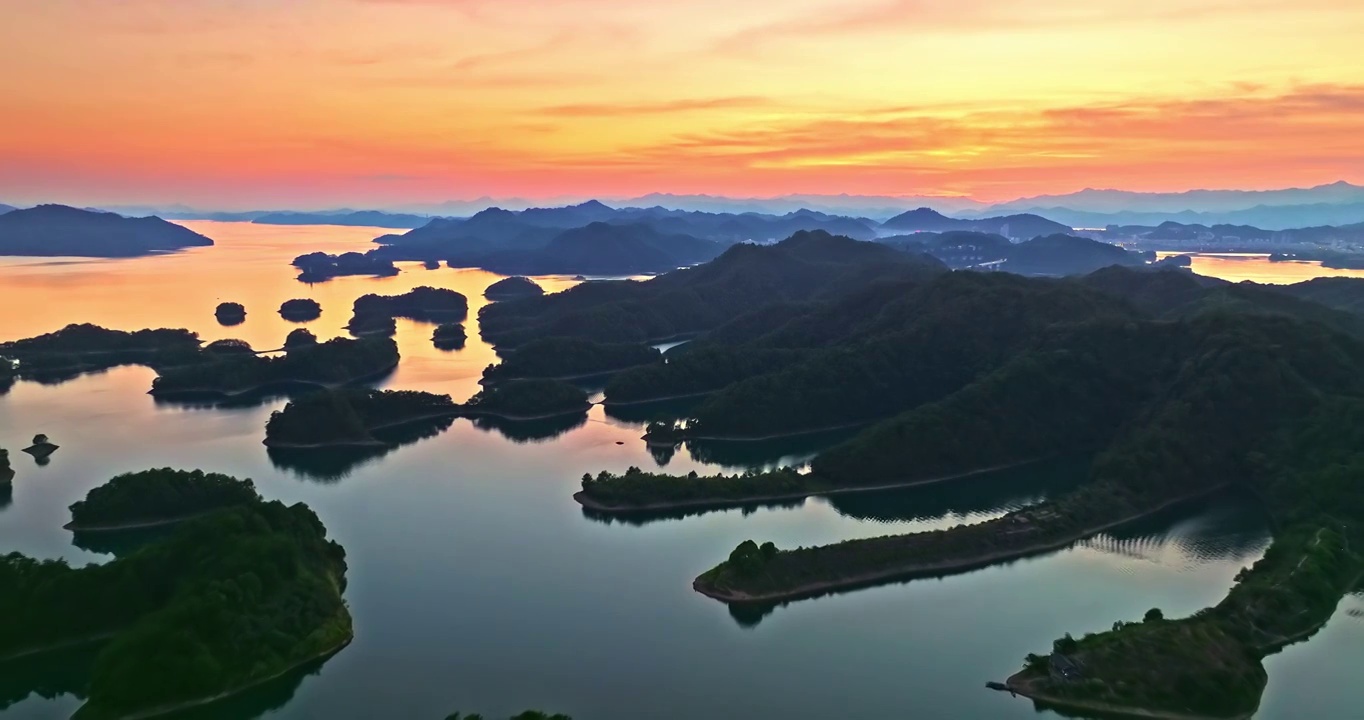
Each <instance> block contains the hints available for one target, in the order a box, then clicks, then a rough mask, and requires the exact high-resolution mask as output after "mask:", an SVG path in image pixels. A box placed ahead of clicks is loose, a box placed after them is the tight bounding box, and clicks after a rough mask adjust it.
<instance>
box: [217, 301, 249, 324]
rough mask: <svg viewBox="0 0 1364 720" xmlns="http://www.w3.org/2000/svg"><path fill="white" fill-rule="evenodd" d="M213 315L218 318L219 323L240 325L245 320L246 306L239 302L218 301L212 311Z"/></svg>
mask: <svg viewBox="0 0 1364 720" xmlns="http://www.w3.org/2000/svg"><path fill="white" fill-rule="evenodd" d="M213 317H215V318H217V319H218V324H220V325H229V326H230V325H241V324H242V323H244V322H246V308H245V307H243V306H242V304H241V303H234V302H225V303H219V304H218V307H217V309H215V310H214V311H213Z"/></svg>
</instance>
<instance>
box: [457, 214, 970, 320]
mask: <svg viewBox="0 0 1364 720" xmlns="http://www.w3.org/2000/svg"><path fill="white" fill-rule="evenodd" d="M943 271H945V267H944V266H943V265H942V264H941V263H938V262H937V261H934V260H931V259H924V258H920V257H916V256H911V255H907V254H905V253H901V252H898V251H896V250H894V249H892V248H889V247H885V246H882V245H876V244H875V243H865V242H858V241H855V240H851V239H848V238H843V237H836V236H831V235H829V234H827V233H824V232H800V233H796V234H795V235H793V236H792V237H790V238H789V239H787V240H784V241H782V242H780V243H777V244H776V245H771V246H764V247H759V246H755V245H746V244H740V245H735V246H734V247H731V248H730V249H728V250H726V251H725V253H724V254H722V255H721V256H720V257H718V258H716V259H715V260H713V261H711V262H708V263H705V264H704V265H700V266H697V267H694V268H688V269H685V270H677V271H674V272H670V273H667V274H666V275H662V276H659V277H657V278H654V279H652V280H649V281H647V282H630V281H611V282H586V283H583V284H581V285H578V286H576V287H574V288H572V289H570V290H567V291H565V292H561V293H555V294H553V295H546V296H543V297H536V298H526V299H522V300H516V301H511V302H504V303H494V304H492V305H488V306H486V307H484V308H483V309H482V310H480V311H479V324H480V329H481V332H482V334H483V337H484V338H485V339H486V340H488V341H489V342H491V343H492V344H494V345H497V346H499V347H515V346H517V345H522V344H525V343H526V342H529V341H531V340H534V339H537V338H545V337H579V338H586V339H589V340H596V341H599V342H649V341H654V340H659V339H662V338H668V337H676V336H679V335H686V334H690V333H698V332H702V331H706V330H710V329H713V328H716V327H719V326H720V325H723V324H725V323H726V322H729V321H731V320H733V319H735V318H737V317H739V316H741V315H743V314H745V313H747V312H749V311H752V310H754V309H757V308H761V307H764V306H767V305H771V304H775V303H784V302H791V301H797V300H807V299H810V298H811V297H818V296H833V295H836V294H840V293H842V292H847V291H850V290H853V289H855V288H857V287H860V286H862V285H864V284H866V283H868V282H873V281H875V280H876V279H878V278H887V277H900V278H907V277H909V278H913V277H930V276H932V275H934V274H937V273H940V272H943Z"/></svg>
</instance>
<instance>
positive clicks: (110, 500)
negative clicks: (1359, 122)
mask: <svg viewBox="0 0 1364 720" xmlns="http://www.w3.org/2000/svg"><path fill="white" fill-rule="evenodd" d="M260 501H261V497H260V495H259V494H258V493H257V492H256V486H255V485H254V484H253V483H252V482H251V481H250V480H238V479H237V478H234V477H229V476H227V475H221V474H218V473H205V472H204V471H202V470H172V469H171V468H160V469H155V470H143V471H141V472H134V473H125V474H123V475H118V476H116V477H114V478H113V479H112V480H110V481H109V482H107V483H105V484H104V485H101V486H99V487H97V488H95V489H93V490H91V491H90V492H89V493H88V494H86V496H85V499H84V500H80V501H78V502H76V503H74V504H72V505H71V522H70V523H68V524H67V525H66V529H67V530H74V531H76V532H82V533H86V532H110V531H117V530H131V529H136V528H149V527H160V526H164V525H174V524H176V523H180V522H184V521H185V520H189V519H191V518H195V517H199V516H201V515H206V514H208V513H211V512H214V511H216V510H222V509H224V508H228V507H234V506H237V505H250V504H253V503H258V502H260Z"/></svg>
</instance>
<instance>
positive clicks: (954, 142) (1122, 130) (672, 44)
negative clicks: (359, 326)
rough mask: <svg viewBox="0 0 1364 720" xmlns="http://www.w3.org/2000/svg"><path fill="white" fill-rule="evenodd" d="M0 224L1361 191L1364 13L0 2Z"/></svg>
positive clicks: (1361, 7)
mask: <svg viewBox="0 0 1364 720" xmlns="http://www.w3.org/2000/svg"><path fill="white" fill-rule="evenodd" d="M0 19H2V20H0V202H7V203H10V204H28V203H36V202H42V201H61V202H72V203H76V202H79V203H85V204H100V203H102V204H112V203H170V202H178V203H185V204H190V205H195V206H200V207H213V208H224V209H231V208H236V209H243V208H248V207H270V208H279V207H299V208H305V207H334V206H341V205H351V206H362V207H387V206H396V205H402V204H405V203H421V202H437V201H441V200H449V199H472V198H477V197H481V196H493V197H525V198H559V197H578V198H581V197H605V198H610V197H621V198H623V197H633V196H638V195H643V194H646V193H650V192H672V193H708V194H717V195H730V196H738V197H770V196H777V195H784V194H792V193H808V194H839V193H848V194H867V195H947V196H965V197H972V198H976V199H979V200H982V201H995V200H1005V199H1012V198H1015V197H1020V196H1029V195H1035V194H1044V193H1064V192H1070V191H1075V190H1079V189H1082V188H1085V187H1118V188H1123V189H1132V190H1143V191H1177V190H1184V189H1189V188H1196V187H1209V188H1243V189H1269V188H1279V187H1288V186H1310V185H1316V184H1323V183H1329V182H1333V181H1336V180H1347V181H1351V182H1356V183H1364V132H1362V131H1361V128H1364V43H1362V42H1360V40H1359V39H1360V38H1361V37H1364V2H1361V1H1360V0H1141V1H1140V2H1132V1H1131V0H670V1H668V2H653V1H650V0H0Z"/></svg>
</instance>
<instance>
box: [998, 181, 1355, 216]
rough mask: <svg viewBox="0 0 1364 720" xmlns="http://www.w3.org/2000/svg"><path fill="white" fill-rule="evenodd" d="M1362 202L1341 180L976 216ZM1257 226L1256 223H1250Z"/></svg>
mask: <svg viewBox="0 0 1364 720" xmlns="http://www.w3.org/2000/svg"><path fill="white" fill-rule="evenodd" d="M1356 203H1364V187H1360V186H1358V185H1351V184H1350V183H1347V182H1344V181H1341V182H1335V183H1331V184H1329V185H1318V186H1316V187H1310V188H1286V189H1282V190H1189V191H1186V192H1177V193H1142V192H1132V191H1129V190H1096V189H1093V188H1089V189H1085V190H1081V191H1079V192H1075V193H1069V194H1066V195H1038V196H1035V197H1028V198H1020V199H1018V200H1013V201H1010V202H1005V203H998V204H996V205H992V206H990V207H988V208H985V209H983V210H981V211H979V212H978V214H987V213H989V214H998V213H1001V212H1028V211H1032V210H1034V209H1036V208H1066V209H1069V210H1074V211H1080V212H1094V213H1120V212H1148V213H1166V214H1168V213H1180V212H1184V211H1186V210H1188V211H1193V212H1232V211H1236V210H1247V209H1250V208H1254V207H1258V206H1268V207H1277V206H1283V205H1314V204H1330V205H1346V204H1356ZM1252 224H1257V223H1252Z"/></svg>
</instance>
